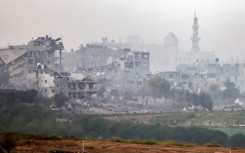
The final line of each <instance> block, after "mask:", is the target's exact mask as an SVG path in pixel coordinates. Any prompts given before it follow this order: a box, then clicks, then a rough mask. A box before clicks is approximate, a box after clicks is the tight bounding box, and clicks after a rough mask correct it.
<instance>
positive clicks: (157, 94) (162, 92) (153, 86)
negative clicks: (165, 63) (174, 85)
mask: <svg viewBox="0 0 245 153" xmlns="http://www.w3.org/2000/svg"><path fill="white" fill-rule="evenodd" d="M148 86H149V90H150V95H151V96H152V97H154V100H155V99H156V98H161V97H163V96H164V97H165V98H168V97H169V95H170V83H169V82H168V81H167V80H166V79H164V78H161V77H159V76H154V77H152V78H151V79H150V80H149V81H148Z"/></svg>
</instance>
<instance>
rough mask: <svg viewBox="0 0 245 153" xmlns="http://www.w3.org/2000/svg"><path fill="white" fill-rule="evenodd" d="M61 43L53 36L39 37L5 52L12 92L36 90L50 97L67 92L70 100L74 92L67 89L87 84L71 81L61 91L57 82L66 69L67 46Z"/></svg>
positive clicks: (5, 63)
mask: <svg viewBox="0 0 245 153" xmlns="http://www.w3.org/2000/svg"><path fill="white" fill-rule="evenodd" d="M60 40H61V39H60V38H58V39H53V38H51V37H49V36H45V37H38V38H37V39H35V40H31V41H30V42H29V43H28V44H27V45H19V46H9V47H8V48H5V49H1V50H0V57H1V61H2V63H4V65H5V66H6V68H7V69H6V71H8V72H9V83H8V88H12V89H17V90H25V89H35V90H37V91H39V93H41V94H42V95H44V96H47V97H52V96H54V95H55V94H56V93H59V92H64V93H65V94H66V95H67V96H69V95H70V94H69V93H70V91H72V90H68V89H67V88H68V86H69V85H70V84H71V83H73V82H83V81H84V82H86V81H87V80H86V81H85V80H83V79H84V78H80V79H81V80H79V79H77V80H72V79H70V80H69V81H67V82H66V81H64V80H63V82H62V84H63V85H64V86H66V88H63V87H62V85H60V86H61V87H60V88H59V85H58V83H57V82H56V80H57V79H58V77H57V74H62V72H63V71H64V68H63V66H62V51H63V50H64V46H63V43H62V42H61V41H60ZM1 65H3V64H1ZM1 69H3V66H1ZM63 74H64V73H63ZM63 78H65V77H63ZM65 79H66V78H65ZM90 86H91V85H90Z"/></svg>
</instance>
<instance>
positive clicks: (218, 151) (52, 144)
mask: <svg viewBox="0 0 245 153" xmlns="http://www.w3.org/2000/svg"><path fill="white" fill-rule="evenodd" d="M83 144H84V152H86V153H245V148H243V149H242V148H225V147H203V146H200V147H199V146H197V147H178V146H172V147H166V146H161V145H142V144H126V143H118V142H111V141H98V140H96V141H91V140H86V141H77V140H59V141H54V140H19V141H18V143H17V147H16V148H15V152H18V153H48V152H56V153H64V152H67V153H75V152H76V153H78V152H83Z"/></svg>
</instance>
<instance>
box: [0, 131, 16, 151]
mask: <svg viewBox="0 0 245 153" xmlns="http://www.w3.org/2000/svg"><path fill="white" fill-rule="evenodd" d="M0 146H1V148H2V149H4V150H6V151H7V152H8V153H10V152H11V151H12V150H13V149H14V148H15V146H16V142H15V140H14V137H13V135H12V134H10V133H8V134H5V135H4V137H3V140H2V142H1V143H0Z"/></svg>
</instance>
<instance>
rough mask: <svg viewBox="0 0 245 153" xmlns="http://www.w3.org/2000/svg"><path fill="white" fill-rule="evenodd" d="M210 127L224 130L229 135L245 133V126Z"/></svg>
mask: <svg viewBox="0 0 245 153" xmlns="http://www.w3.org/2000/svg"><path fill="white" fill-rule="evenodd" d="M210 129H214V130H219V131H222V132H224V133H226V134H227V135H228V136H232V135H235V134H239V133H240V134H243V135H245V128H244V127H243V128H230V127H218V128H210Z"/></svg>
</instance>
